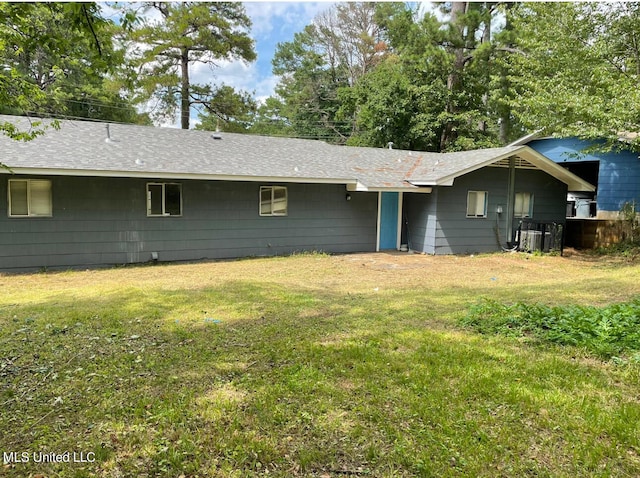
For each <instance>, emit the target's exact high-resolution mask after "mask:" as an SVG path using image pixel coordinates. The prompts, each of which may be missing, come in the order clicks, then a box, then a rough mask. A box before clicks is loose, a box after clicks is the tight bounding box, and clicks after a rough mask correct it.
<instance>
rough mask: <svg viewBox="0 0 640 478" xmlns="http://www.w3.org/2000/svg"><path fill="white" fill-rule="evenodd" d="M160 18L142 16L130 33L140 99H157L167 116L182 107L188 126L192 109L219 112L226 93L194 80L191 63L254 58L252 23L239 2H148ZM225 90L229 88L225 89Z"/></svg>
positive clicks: (213, 63) (158, 109)
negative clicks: (217, 105) (250, 29)
mask: <svg viewBox="0 0 640 478" xmlns="http://www.w3.org/2000/svg"><path fill="white" fill-rule="evenodd" d="M144 8H145V9H146V10H147V11H148V10H154V11H155V12H157V13H159V14H160V17H159V19H157V20H154V19H150V17H148V16H147V17H142V16H140V17H138V19H139V21H138V22H135V23H134V26H133V28H132V29H131V31H130V32H129V34H128V40H129V45H130V54H131V56H132V65H133V66H134V67H135V72H136V74H135V81H134V82H133V83H132V86H133V88H134V89H135V91H136V93H137V99H138V101H148V100H152V101H153V102H154V115H155V116H156V117H167V116H170V115H173V113H174V112H175V111H176V110H177V109H179V111H180V122H181V126H182V128H183V129H189V125H190V110H191V107H192V106H193V105H199V106H201V107H203V108H205V109H206V110H208V111H210V112H212V113H214V114H216V113H219V114H223V113H221V112H220V111H216V102H215V101H214V100H215V99H216V97H218V98H219V96H220V91H219V90H218V89H217V88H216V87H214V86H213V84H211V83H208V84H201V85H195V84H192V83H191V80H190V71H189V67H190V66H191V65H194V64H196V63H203V64H206V65H209V66H211V67H215V66H216V64H217V62H219V61H222V60H232V59H242V60H246V61H251V60H254V59H255V57H256V54H255V51H254V45H253V40H252V39H251V38H250V36H249V34H248V30H249V27H250V26H251V22H250V20H249V17H247V15H246V14H245V12H244V7H243V6H242V4H241V3H238V2H175V3H173V2H145V3H144ZM224 92H225V90H223V93H224Z"/></svg>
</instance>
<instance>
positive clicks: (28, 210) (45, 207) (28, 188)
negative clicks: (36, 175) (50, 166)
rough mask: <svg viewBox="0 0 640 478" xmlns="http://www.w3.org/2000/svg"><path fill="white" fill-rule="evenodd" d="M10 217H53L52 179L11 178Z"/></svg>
mask: <svg viewBox="0 0 640 478" xmlns="http://www.w3.org/2000/svg"><path fill="white" fill-rule="evenodd" d="M8 199H9V217H51V216H53V206H52V202H51V181H49V180H48V179H9V188H8Z"/></svg>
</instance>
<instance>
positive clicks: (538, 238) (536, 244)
mask: <svg viewBox="0 0 640 478" xmlns="http://www.w3.org/2000/svg"><path fill="white" fill-rule="evenodd" d="M518 249H519V250H521V251H526V252H533V251H539V250H540V249H542V232H541V231H521V232H520V247H519V248H518Z"/></svg>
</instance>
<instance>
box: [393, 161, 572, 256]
mask: <svg viewBox="0 0 640 478" xmlns="http://www.w3.org/2000/svg"><path fill="white" fill-rule="evenodd" d="M507 181H508V170H507V169H506V168H494V167H488V168H483V169H481V170H478V171H474V172H472V173H469V174H466V175H464V176H461V177H459V178H457V179H456V180H455V182H454V185H453V186H441V187H438V188H437V192H436V188H434V193H435V194H433V193H432V196H431V198H430V199H429V198H427V197H425V198H422V197H418V198H414V197H411V198H407V199H406V201H407V209H406V213H407V217H408V220H409V225H408V227H409V232H410V233H411V237H412V239H413V243H412V246H413V248H414V249H415V250H421V251H422V252H426V253H429V254H470V253H482V252H494V251H499V250H500V249H501V246H505V245H506V241H507V240H508V238H507V237H506V236H507V233H506V211H507ZM470 190H471V191H487V192H488V193H489V197H488V206H487V217H486V218H467V217H466V206H467V192H468V191H470ZM515 190H516V192H529V193H533V195H534V204H533V217H532V219H533V220H538V221H556V222H561V223H564V220H565V201H566V193H567V188H566V185H565V184H564V183H562V182H560V181H558V180H556V179H555V178H553V177H551V176H549V175H548V174H546V173H544V172H542V171H538V170H524V169H518V170H516V186H515ZM498 206H502V210H503V213H502V214H500V215H498V214H497V213H496V209H497V207H498ZM421 207H424V208H425V209H423V210H422V211H421ZM436 215H437V220H435V221H434V218H435V217H436ZM518 223H519V219H517V218H516V219H514V224H513V225H514V228H516V227H517V226H518ZM497 232H498V233H499V234H497ZM431 235H432V236H431ZM420 246H422V249H421V248H420Z"/></svg>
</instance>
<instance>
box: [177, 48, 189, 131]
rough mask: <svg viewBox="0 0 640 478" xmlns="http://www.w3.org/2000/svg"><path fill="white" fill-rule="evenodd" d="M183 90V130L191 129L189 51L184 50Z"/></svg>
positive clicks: (181, 94)
mask: <svg viewBox="0 0 640 478" xmlns="http://www.w3.org/2000/svg"><path fill="white" fill-rule="evenodd" d="M180 67H181V70H182V71H181V73H182V76H181V79H182V82H181V90H180V124H181V128H182V129H189V116H190V113H191V111H190V110H191V102H190V101H189V50H187V49H186V48H183V49H182V55H181V57H180Z"/></svg>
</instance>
